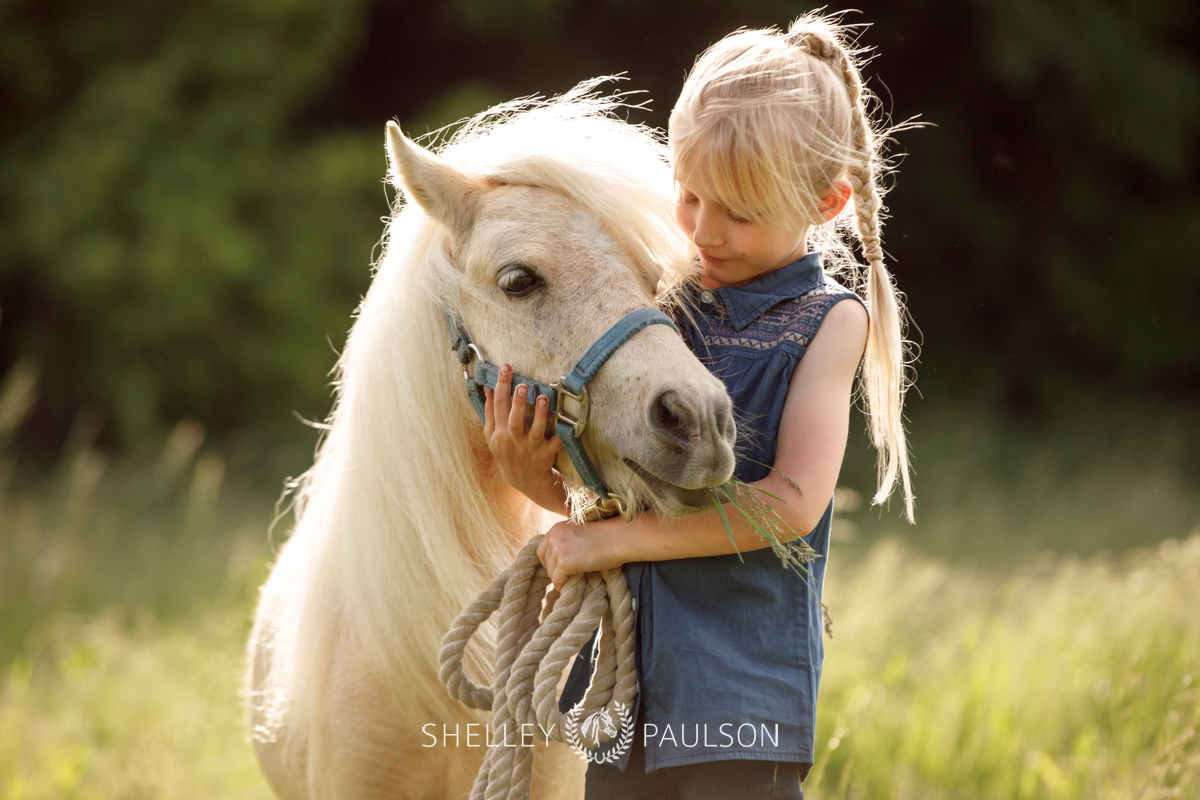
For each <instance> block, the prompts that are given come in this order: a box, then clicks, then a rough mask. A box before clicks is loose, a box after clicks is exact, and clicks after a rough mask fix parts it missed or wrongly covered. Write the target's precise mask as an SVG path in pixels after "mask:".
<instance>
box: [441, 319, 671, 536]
mask: <svg viewBox="0 0 1200 800" xmlns="http://www.w3.org/2000/svg"><path fill="white" fill-rule="evenodd" d="M649 325H668V326H670V328H671V330H673V331H675V332H676V333H679V329H678V328H676V327H675V323H674V322H672V321H671V318H670V317H668V316H667V315H666V314H664V313H663V312H661V311H659V310H658V309H657V308H639V309H636V310H635V311H631V312H629V313H628V314H626V315H625V316H624V317H622V318H621V319H619V320H617V322H616V324H614V325H613V326H612V327H611V328H609V329H608V330H607V331H606V332H605V333H604V335H603V336H601V337H600V338H599V339H597V340H596V341H595V342H594V343H593V344H592V346H591V347H589V348H588V351H587V352H586V353H584V354H583V357H582V358H580V359H579V360H578V361H576V362H575V365H574V366H573V367H572V368H571V371H570V372H568V373H567V374H566V375H564V376H563V377H562V378H560V379H559V380H557V381H556V382H554V383H551V384H545V383H542V382H541V381H535V380H532V379H530V378H525V377H522V376H520V375H516V374H514V375H513V376H512V386H513V387H514V388H515V387H516V386H518V385H519V384H522V383H523V384H525V385H526V386H528V387H529V392H528V394H527V395H526V402H527V403H530V404H533V403H536V402H537V398H539V397H541V396H542V395H545V396H546V397H547V398H548V399H549V403H550V409H549V410H550V413H551V414H553V415H554V419H555V424H554V430H555V432H556V433H557V434H558V438H559V439H561V440H562V443H563V449H564V450H566V451H567V455H568V456H569V457H570V459H571V463H572V464H574V465H575V471H576V472H578V473H579V477H580V479H581V480H582V481H583V483H584V485H585V486H587V487H588V488H589V489H591V490H592V491H593V492H595V493H596V496H597V497H599V498H600V501H599V502H598V503H597V504H596V507H595V508H593V509H589V515H591V516H606V515H607V516H611V515H612V514H613V513H615V512H620V513H621V514H623V515H625V516H627V517H628V516H630V515H632V513H633V509H632V508H629V504H628V503H627V502H626V501H625V500H624V498H622V497H620V496H614V495H613V494H611V493H610V492H609V491H608V487H607V486H606V485H605V483H604V479H603V478H601V477H600V471H599V470H597V469H596V465H595V463H593V462H592V459H591V457H590V456H588V453H587V450H586V449H584V446H583V441H582V436H583V432H584V430H585V429H586V428H587V423H588V415H589V413H590V411H591V398H590V396H589V395H588V390H587V386H588V383H590V382H591V380H592V378H594V377H596V373H597V372H599V371H600V368H601V367H603V366H604V365H605V363H607V362H608V359H609V358H611V357H612V355H613V353H615V352H616V351H617V350H618V349H619V348H620V347H621V345H623V344H625V342H627V341H629V339H630V337H632V336H633V335H634V334H635V333H637V332H638V331H640V330H641V329H642V328H645V327H647V326H649ZM446 327H447V328H448V330H449V332H450V347H451V349H452V350H454V351H455V353H456V354H457V355H458V361H459V363H460V364H462V366H463V378H464V380H465V381H466V386H467V396H468V397H469V398H470V399H471V404H472V405H473V406H475V412H476V413H477V414H478V415H479V420H480V421H481V422H482V421H483V419H484V408H483V407H484V401H485V399H486V395H485V394H484V391H483V390H484V387H487V388H489V389H495V388H496V382H497V380H498V379H499V377H500V367H499V366H498V365H497V364H494V363H492V362H491V361H488V360H487V359H485V358H484V357H483V353H481V352H480V350H479V348H478V347H476V346H475V344H474V342H472V341H471V337H470V335H469V334H468V333H467V331H466V329H465V328H463V326H462V324H461V323H459V322H458V320H457V318H455V316H454V315H453V314H452V313H451V312H450V311H448V310H447V311H446ZM568 399H569V400H570V401H571V404H572V405H573V406H574V408H571V409H567V408H566V407H565V406H566V402H565V401H566V400H568ZM593 512H594V513H593Z"/></svg>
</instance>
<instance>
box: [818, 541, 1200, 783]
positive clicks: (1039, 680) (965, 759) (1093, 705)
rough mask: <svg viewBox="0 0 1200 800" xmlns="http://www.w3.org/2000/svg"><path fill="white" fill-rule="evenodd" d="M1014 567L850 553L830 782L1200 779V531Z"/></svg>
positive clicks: (826, 689)
mask: <svg viewBox="0 0 1200 800" xmlns="http://www.w3.org/2000/svg"><path fill="white" fill-rule="evenodd" d="M1197 534H1198V535H1193V536H1192V537H1191V538H1189V539H1187V540H1185V541H1183V542H1182V543H1181V542H1178V541H1176V540H1169V541H1167V542H1165V543H1163V544H1162V545H1160V546H1159V547H1158V548H1156V549H1154V550H1151V551H1146V552H1136V553H1127V554H1125V555H1124V556H1123V557H1121V558H1106V557H1096V558H1093V559H1091V560H1081V559H1079V558H1076V557H1072V556H1066V557H1046V558H1042V559H1039V560H1034V561H1033V562H1031V563H1029V564H1026V565H1025V566H1024V567H1022V568H1020V569H1018V570H1016V571H1015V572H1014V573H1012V574H1010V575H1008V576H1005V577H995V576H990V575H986V574H980V573H976V572H972V571H970V570H968V569H965V568H963V567H949V566H947V565H946V564H945V563H943V562H938V561H932V560H928V559H925V558H921V557H917V556H915V555H913V554H911V553H909V554H906V553H905V552H904V550H903V548H902V547H901V545H900V544H899V543H898V542H886V541H885V542H881V543H878V544H876V545H874V546H873V547H872V549H871V550H870V552H869V553H868V555H867V556H866V558H865V559H863V560H862V561H861V562H858V563H856V564H851V565H842V566H839V565H838V564H836V563H835V564H834V565H832V566H831V571H832V572H831V575H830V577H829V579H828V581H827V584H826V587H827V588H826V600H827V602H828V603H829V605H830V607H831V608H832V613H833V615H834V618H835V620H836V621H837V627H836V629H835V630H836V636H835V638H834V639H833V640H832V641H829V642H828V643H827V650H826V660H825V670H824V677H823V679H822V684H821V694H820V703H819V708H820V717H819V722H818V731H817V764H816V766H815V768H814V770H813V774H812V776H811V777H810V780H809V784H810V789H811V796H814V797H820V798H872V799H873V800H874V799H876V798H878V799H880V800H887V799H888V798H896V799H897V800H900V799H902V798H996V799H997V800H1000V799H1001V798H1004V799H1005V800H1009V799H1010V798H1055V799H1056V800H1057V799H1058V798H1063V799H1064V800H1065V799H1066V798H1114V800H1115V799H1116V798H1166V797H1185V798H1186V797H1197V796H1200V738H1198V737H1197V731H1198V729H1200V613H1198V611H1197V610H1198V609H1200V582H1198V580H1197V578H1198V577H1200V531H1197Z"/></svg>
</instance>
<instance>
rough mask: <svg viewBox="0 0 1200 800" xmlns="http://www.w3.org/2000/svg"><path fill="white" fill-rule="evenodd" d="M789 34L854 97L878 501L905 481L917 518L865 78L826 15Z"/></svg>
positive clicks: (866, 370)
mask: <svg viewBox="0 0 1200 800" xmlns="http://www.w3.org/2000/svg"><path fill="white" fill-rule="evenodd" d="M785 38H786V39H787V41H788V42H789V43H790V44H793V46H795V47H798V48H800V49H803V50H806V51H807V52H808V53H809V54H810V55H812V56H813V57H814V58H817V59H819V60H821V61H824V62H826V63H828V64H830V66H832V67H833V68H834V69H835V70H837V71H838V72H839V73H840V74H841V76H842V80H843V81H845V84H846V91H847V94H848V95H849V99H850V113H851V124H850V128H851V136H852V137H853V139H852V141H853V153H854V156H855V157H854V158H853V160H852V161H851V163H850V167H849V169H848V170H847V177H848V178H849V179H850V186H851V189H852V191H853V198H854V214H855V218H856V223H857V224H856V225H855V232H856V233H857V234H858V240H859V243H860V244H861V246H862V253H863V257H864V258H865V259H866V261H867V280H866V282H865V286H864V287H863V288H864V289H865V292H864V294H865V299H866V301H867V308H868V309H869V310H870V312H871V322H870V326H869V328H868V331H867V352H866V362H865V364H864V365H863V375H862V384H863V394H864V396H865V398H866V402H867V420H868V428H869V431H870V435H871V443H872V444H873V445H874V446H875V449H876V452H877V453H878V460H877V465H876V466H877V478H878V484H879V488H878V490H877V492H876V494H875V497H874V498H873V501H872V502H874V503H876V504H879V503H882V502H884V501H885V500H886V499H887V498H888V496H889V495H891V493H892V489H893V487H894V486H895V485H896V482H897V480H899V482H900V485H901V491H902V494H903V496H904V510H905V515H906V516H907V517H908V520H909V522H912V521H913V496H912V486H911V482H910V477H909V466H908V445H907V440H906V437H905V433H904V419H903V408H904V393H905V391H906V390H907V389H908V386H909V384H910V379H909V377H908V376H907V375H906V372H907V365H906V363H905V346H904V322H905V320H904V317H905V313H904V309H903V307H902V305H901V297H900V296H899V294H898V293H897V291H896V288H895V286H894V285H893V282H892V276H891V275H890V274H889V273H888V271H887V268H886V267H885V266H884V264H883V243H882V234H881V228H882V220H881V218H880V217H881V212H882V208H883V206H882V201H881V197H880V194H881V193H880V191H879V188H878V187H877V186H876V183H875V170H876V165H877V164H878V162H879V140H878V139H877V138H876V136H875V132H874V130H873V128H872V125H871V120H870V116H869V115H868V113H867V109H866V107H865V103H864V100H865V99H866V98H865V97H864V90H863V85H862V76H861V74H860V73H859V70H858V66H857V64H856V63H855V59H854V56H853V54H852V53H851V52H850V50H849V49H848V48H847V47H846V45H845V44H844V42H843V41H842V39H841V37H840V36H839V35H838V30H837V28H835V27H834V26H833V24H832V23H830V22H829V21H827V20H822V19H817V18H814V17H811V16H808V17H801V18H800V19H798V20H796V22H795V23H793V24H792V26H791V28H790V29H789V31H788V33H787V35H786V37H785Z"/></svg>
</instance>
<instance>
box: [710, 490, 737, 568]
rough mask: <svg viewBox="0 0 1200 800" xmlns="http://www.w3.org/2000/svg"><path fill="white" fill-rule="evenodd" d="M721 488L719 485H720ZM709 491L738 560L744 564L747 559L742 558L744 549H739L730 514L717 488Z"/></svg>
mask: <svg viewBox="0 0 1200 800" xmlns="http://www.w3.org/2000/svg"><path fill="white" fill-rule="evenodd" d="M718 488H719V487H718ZM705 491H706V492H708V496H709V498H710V499H711V500H712V503H713V506H714V507H715V508H716V509H717V515H718V516H720V517H721V524H722V525H724V526H725V533H726V534H727V535H728V536H729V541H730V542H731V543H732V544H733V552H735V553H737V557H738V560H739V561H741V562H742V563H743V564H744V563H746V559H744V558H742V551H741V550H738V546H737V541H736V540H735V539H734V538H733V527H732V526H731V525H730V524H729V516H728V515H727V514H726V513H725V506H724V505H722V503H721V501H720V500H718V499H717V492H716V490H715V489H705Z"/></svg>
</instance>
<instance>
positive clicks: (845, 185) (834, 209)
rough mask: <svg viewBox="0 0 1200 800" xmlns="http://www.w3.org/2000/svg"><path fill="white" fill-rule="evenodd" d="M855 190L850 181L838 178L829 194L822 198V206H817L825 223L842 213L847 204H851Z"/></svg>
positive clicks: (818, 212)
mask: <svg viewBox="0 0 1200 800" xmlns="http://www.w3.org/2000/svg"><path fill="white" fill-rule="evenodd" d="M852 192H853V188H852V187H851V186H850V181H848V180H846V179H845V178H838V179H837V180H835V181H834V182H833V186H832V187H831V188H830V190H829V194H827V195H825V196H824V197H822V198H821V204H820V205H819V206H817V214H819V215H820V217H821V220H822V221H823V222H829V220H831V219H833V218H834V217H836V216H837V215H838V214H840V213H842V209H843V208H845V207H846V203H849V202H850V195H851V193H852Z"/></svg>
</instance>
